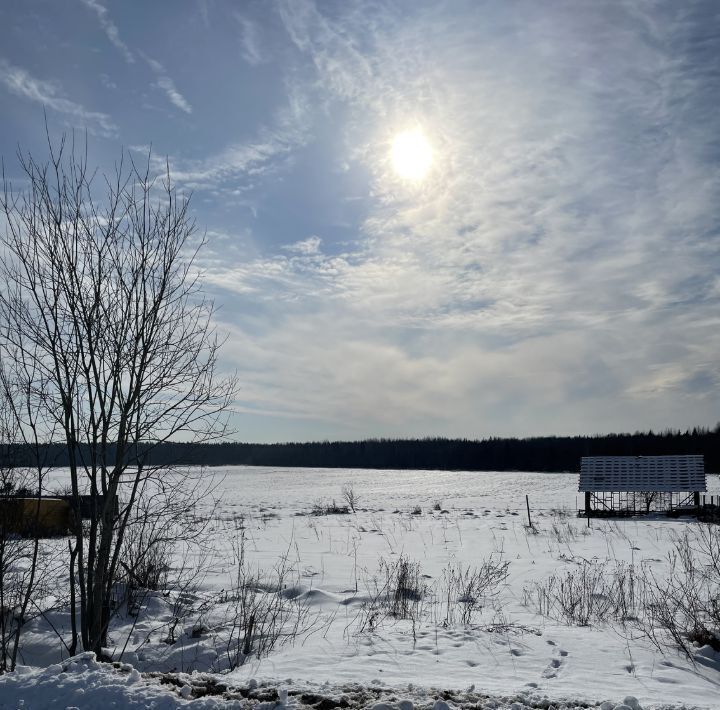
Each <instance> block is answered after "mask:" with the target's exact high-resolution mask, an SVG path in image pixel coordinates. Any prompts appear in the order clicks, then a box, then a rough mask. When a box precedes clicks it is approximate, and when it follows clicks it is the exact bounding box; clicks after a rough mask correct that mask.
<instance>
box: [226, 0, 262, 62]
mask: <svg viewBox="0 0 720 710" xmlns="http://www.w3.org/2000/svg"><path fill="white" fill-rule="evenodd" d="M233 17H234V18H235V20H237V22H238V24H239V26H240V37H239V40H240V53H241V54H242V57H243V59H244V60H245V61H246V62H247V63H248V64H250V65H251V66H257V65H258V64H262V63H263V62H264V61H265V55H264V53H263V51H262V49H261V46H262V41H261V30H260V28H259V27H258V25H257V23H256V22H253V21H252V20H251V19H249V18H248V17H246V16H245V15H242V14H241V13H239V12H235V13H233Z"/></svg>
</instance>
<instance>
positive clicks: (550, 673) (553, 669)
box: [542, 644, 568, 679]
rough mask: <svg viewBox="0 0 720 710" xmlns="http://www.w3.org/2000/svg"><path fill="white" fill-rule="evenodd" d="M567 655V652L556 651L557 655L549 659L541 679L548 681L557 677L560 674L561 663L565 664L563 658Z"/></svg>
mask: <svg viewBox="0 0 720 710" xmlns="http://www.w3.org/2000/svg"><path fill="white" fill-rule="evenodd" d="M552 645H553V646H554V645H555V644H552ZM567 655H568V652H567V651H564V650H563V649H558V655H557V656H556V657H555V658H552V659H550V663H549V665H548V667H547V668H546V669H545V670H544V671H543V672H542V676H543V678H547V679H550V678H555V677H557V674H558V673H559V672H560V669H561V668H562V666H563V663H565V658H566V657H567Z"/></svg>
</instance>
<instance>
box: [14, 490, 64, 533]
mask: <svg viewBox="0 0 720 710" xmlns="http://www.w3.org/2000/svg"><path fill="white" fill-rule="evenodd" d="M71 525H72V508H71V507H70V503H69V502H68V501H67V500H63V499H62V498H0V528H1V529H3V530H4V531H5V532H8V533H17V534H19V535H27V534H34V533H35V532H37V534H38V535H40V536H48V537H49V536H51V535H66V534H67V533H68V532H69V530H70V528H71Z"/></svg>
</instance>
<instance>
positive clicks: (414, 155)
mask: <svg viewBox="0 0 720 710" xmlns="http://www.w3.org/2000/svg"><path fill="white" fill-rule="evenodd" d="M391 156H392V164H393V168H395V172H396V173H397V174H398V175H399V176H400V177H401V178H403V179H405V180H413V181H417V180H422V179H423V178H424V177H425V176H426V175H427V173H428V170H430V166H431V165H432V160H433V151H432V146H431V145H430V142H429V141H428V139H427V138H426V137H425V134H424V133H423V132H422V131H421V130H420V129H419V128H415V129H413V130H409V131H403V132H402V133H398V134H397V135H396V136H395V138H394V140H393V143H392V152H391Z"/></svg>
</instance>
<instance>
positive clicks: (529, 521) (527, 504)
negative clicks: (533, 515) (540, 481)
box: [525, 494, 532, 528]
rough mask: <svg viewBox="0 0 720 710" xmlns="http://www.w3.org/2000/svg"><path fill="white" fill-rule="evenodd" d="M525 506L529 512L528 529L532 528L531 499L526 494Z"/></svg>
mask: <svg viewBox="0 0 720 710" xmlns="http://www.w3.org/2000/svg"><path fill="white" fill-rule="evenodd" d="M525 505H526V506H527V512H528V527H529V528H531V527H532V520H530V499H529V498H528V496H527V494H525Z"/></svg>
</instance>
